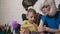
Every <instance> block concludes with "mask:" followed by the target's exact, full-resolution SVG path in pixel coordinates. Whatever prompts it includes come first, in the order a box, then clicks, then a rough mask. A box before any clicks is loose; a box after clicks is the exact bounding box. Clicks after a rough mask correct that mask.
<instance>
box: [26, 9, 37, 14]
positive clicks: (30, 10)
mask: <svg viewBox="0 0 60 34" xmlns="http://www.w3.org/2000/svg"><path fill="white" fill-rule="evenodd" d="M29 12H33V14H36V11H35V10H34V9H32V8H30V9H28V10H27V14H28V13H29Z"/></svg>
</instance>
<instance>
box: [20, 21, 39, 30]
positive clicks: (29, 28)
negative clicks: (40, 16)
mask: <svg viewBox="0 0 60 34" xmlns="http://www.w3.org/2000/svg"><path fill="white" fill-rule="evenodd" d="M22 24H31V23H30V22H29V21H28V20H24V21H23V23H22ZM22 24H21V25H22ZM33 25H34V26H35V27H38V26H37V24H35V23H34V22H33ZM21 30H24V29H23V28H21ZM26 30H28V31H34V28H33V27H28V28H26Z"/></svg>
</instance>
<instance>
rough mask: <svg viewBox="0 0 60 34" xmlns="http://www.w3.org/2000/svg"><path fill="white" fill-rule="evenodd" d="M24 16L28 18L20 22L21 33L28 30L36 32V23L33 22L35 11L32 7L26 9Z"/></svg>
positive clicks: (25, 32)
mask: <svg viewBox="0 0 60 34" xmlns="http://www.w3.org/2000/svg"><path fill="white" fill-rule="evenodd" d="M26 18H27V19H28V20H24V21H23V23H22V24H21V31H20V32H21V34H29V31H30V32H33V31H35V32H37V27H38V26H37V24H35V18H36V11H35V10H34V9H32V8H30V9H28V11H27V15H26Z"/></svg>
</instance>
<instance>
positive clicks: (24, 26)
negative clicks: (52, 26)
mask: <svg viewBox="0 0 60 34" xmlns="http://www.w3.org/2000/svg"><path fill="white" fill-rule="evenodd" d="M31 26H32V25H31V24H22V25H21V27H22V28H28V27H31Z"/></svg>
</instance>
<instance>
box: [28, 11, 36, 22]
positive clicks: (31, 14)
mask: <svg viewBox="0 0 60 34" xmlns="http://www.w3.org/2000/svg"><path fill="white" fill-rule="evenodd" d="M35 17H36V15H35V14H33V13H32V12H29V13H28V15H27V19H28V20H29V22H30V23H32V22H34V21H35Z"/></svg>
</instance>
